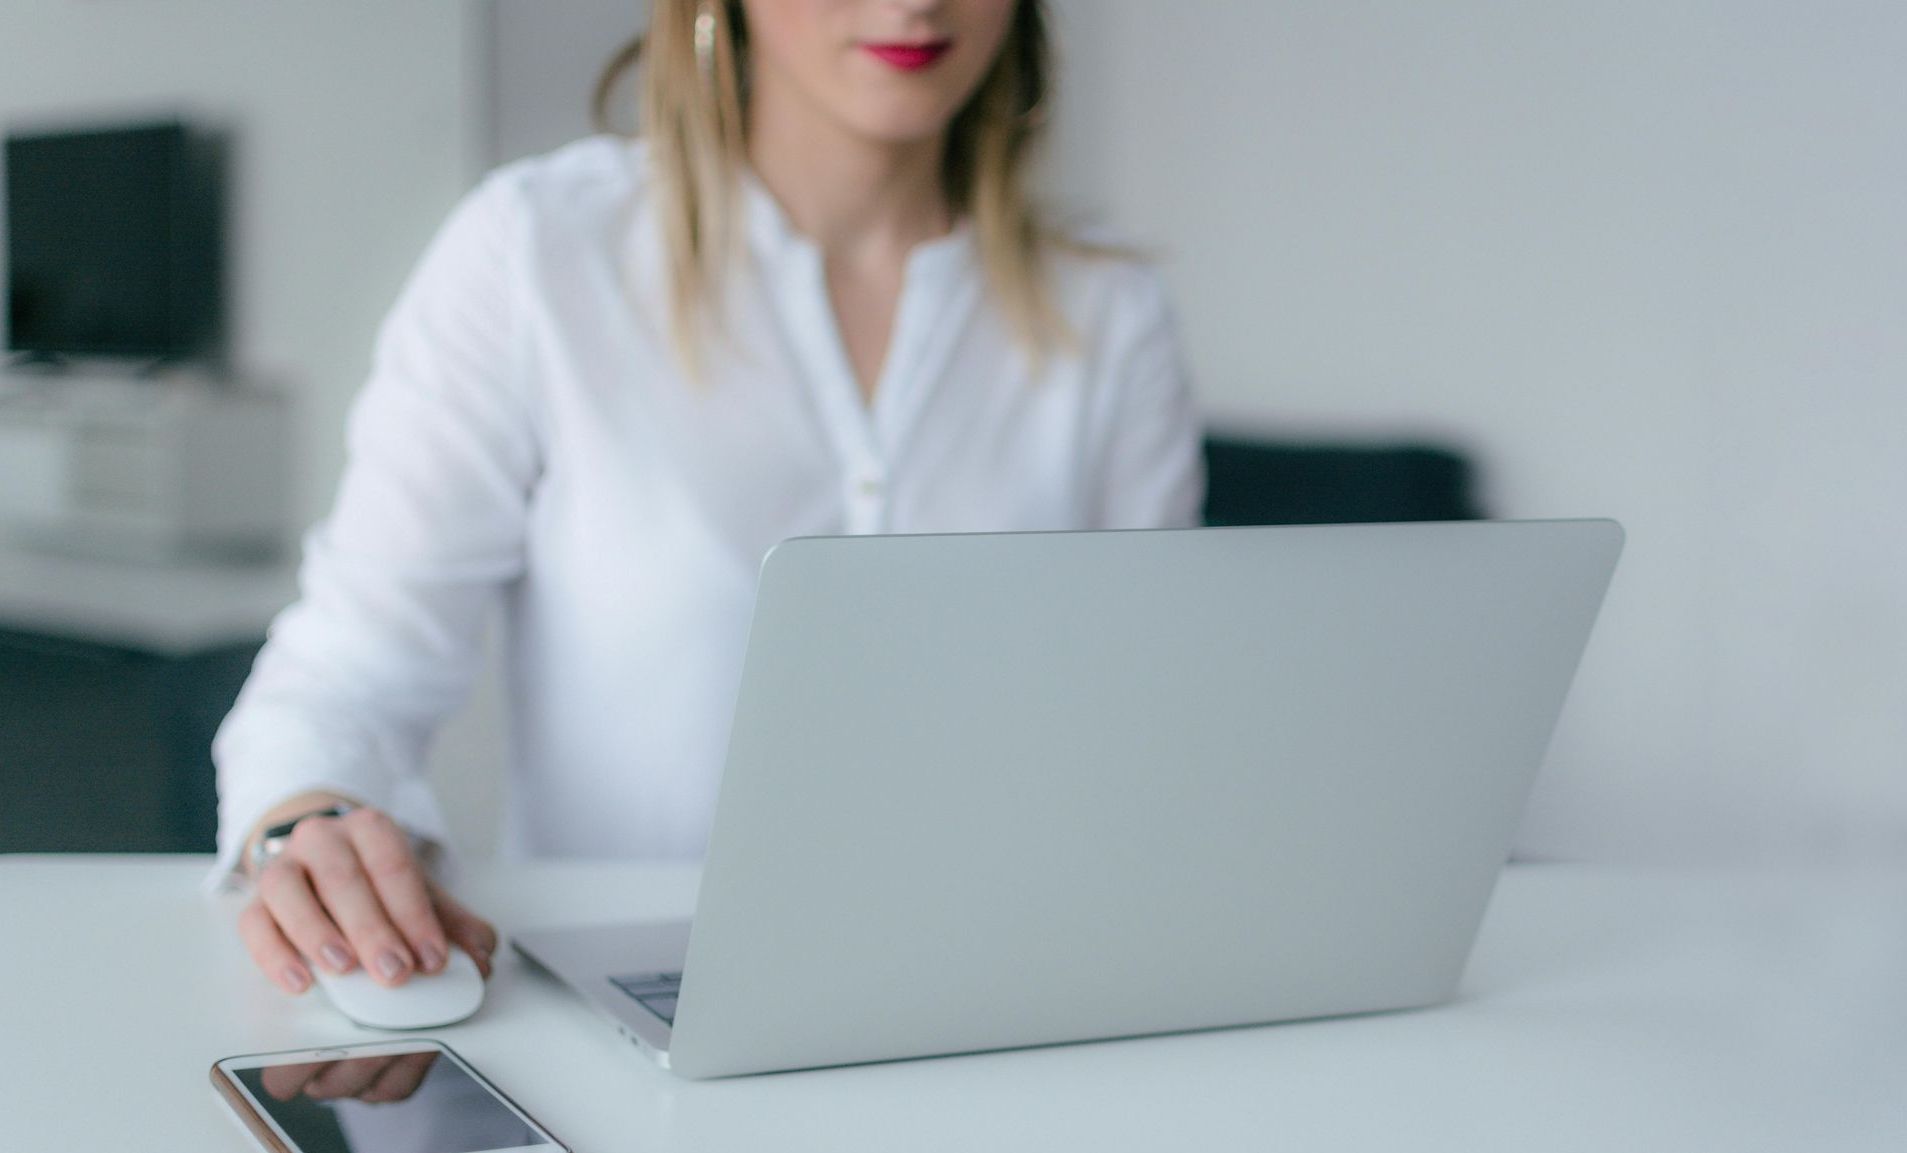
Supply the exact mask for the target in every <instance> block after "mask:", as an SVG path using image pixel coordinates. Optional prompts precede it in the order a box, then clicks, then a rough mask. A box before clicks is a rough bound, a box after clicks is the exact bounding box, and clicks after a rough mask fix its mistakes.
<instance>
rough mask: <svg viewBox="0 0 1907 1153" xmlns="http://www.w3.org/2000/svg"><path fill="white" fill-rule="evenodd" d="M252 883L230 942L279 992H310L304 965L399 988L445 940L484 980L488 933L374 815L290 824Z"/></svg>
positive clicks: (437, 967)
mask: <svg viewBox="0 0 1907 1153" xmlns="http://www.w3.org/2000/svg"><path fill="white" fill-rule="evenodd" d="M279 819H283V818H279ZM254 880H255V882H256V884H257V895H256V896H255V897H254V898H253V899H252V901H251V903H250V904H249V905H247V906H246V907H245V910H244V912H242V913H240V914H239V918H238V931H239V936H240V937H242V938H243V939H244V941H245V947H246V949H248V950H249V951H250V952H251V955H252V960H253V961H255V962H256V963H257V964H258V967H259V968H260V969H262V970H264V972H265V975H266V976H268V977H270V978H271V979H272V980H273V981H275V982H277V983H278V984H279V985H280V986H281V987H283V988H284V989H285V991H286V992H289V993H302V992H304V991H305V990H306V989H307V988H309V987H310V986H311V971H310V969H309V968H308V967H307V964H308V963H309V964H317V965H322V966H324V967H325V969H326V970H328V971H330V972H332V973H348V972H350V971H351V970H352V969H355V968H357V967H358V966H360V965H362V966H363V967H364V968H365V970H366V971H368V972H369V973H370V974H371V977H372V979H373V980H375V981H377V982H378V983H379V984H380V985H387V986H396V985H402V984H403V983H404V982H405V981H407V980H409V979H410V976H411V974H413V973H417V972H424V973H436V972H439V971H441V970H442V969H443V967H444V963H445V961H446V960H447V958H448V945H449V944H450V943H453V942H454V943H455V944H457V945H459V946H461V947H462V948H463V950H464V952H466V953H469V954H470V958H471V960H473V961H475V962H476V963H477V968H478V970H479V971H481V972H482V973H483V975H484V976H485V977H489V976H490V954H491V953H492V952H493V951H495V949H496V947H497V931H496V929H495V928H493V927H492V926H491V925H490V923H489V922H487V921H485V920H484V919H483V918H481V917H479V916H477V915H476V914H475V913H472V912H471V911H470V910H469V909H466V908H464V907H463V905H461V904H459V903H458V902H457V901H456V900H455V899H454V898H452V897H451V896H450V894H448V893H446V892H444V891H443V889H441V888H439V887H438V886H437V885H436V884H435V883H434V882H433V881H431V879H430V878H429V877H428V876H427V875H426V874H425V872H424V867H423V865H422V863H421V862H419V861H418V859H417V855H416V854H415V853H414V852H412V850H411V842H410V837H409V836H407V835H406V834H405V832H404V830H403V829H401V828H399V827H398V825H397V822H395V821H393V820H391V818H390V817H388V816H386V815H385V814H384V813H382V812H379V811H378V810H376V809H364V808H360V809H353V810H352V811H350V812H348V813H346V814H345V815H344V816H342V817H321V816H312V817H306V818H305V819H303V820H301V821H299V822H298V825H297V827H296V828H294V829H293V830H292V831H291V837H290V838H289V840H288V841H287V842H286V845H285V851H284V852H283V853H282V854H280V855H279V856H278V858H277V859H276V860H274V861H272V862H271V863H270V864H269V865H267V866H265V869H264V872H263V873H262V874H261V875H259V876H258V877H256V878H254ZM307 959H308V960H307Z"/></svg>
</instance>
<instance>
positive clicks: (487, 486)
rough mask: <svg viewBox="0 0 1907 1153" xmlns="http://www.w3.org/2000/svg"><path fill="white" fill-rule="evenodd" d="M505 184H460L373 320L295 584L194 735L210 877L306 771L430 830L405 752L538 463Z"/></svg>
mask: <svg viewBox="0 0 1907 1153" xmlns="http://www.w3.org/2000/svg"><path fill="white" fill-rule="evenodd" d="M521 195H522V193H521V192H520V190H518V189H517V188H515V187H514V186H512V185H511V184H509V183H507V182H506V180H505V179H503V178H500V177H497V176H492V177H491V178H490V179H489V180H487V181H486V182H485V183H484V184H483V185H482V186H480V187H479V188H478V189H477V190H475V191H474V192H472V193H471V194H470V195H469V196H468V197H466V198H465V199H464V201H463V202H462V203H461V204H459V205H458V207H457V208H456V210H455V211H454V212H453V213H452V214H451V216H450V218H449V219H448V221H447V222H446V223H445V224H444V226H443V227H442V229H441V230H440V231H439V232H438V234H437V236H436V237H435V239H434V240H433V241H432V242H431V244H430V246H429V248H428V249H427V251H426V252H425V254H424V257H423V259H422V260H421V261H420V263H419V264H418V266H417V268H416V269H415V270H414V271H413V273H412V274H411V277H410V279H409V281H408V282H407V283H406V285H405V287H404V289H403V291H402V292H401V293H400V295H399V297H398V300H397V303H396V304H395V305H394V306H393V308H392V310H391V312H390V314H389V315H388V316H387V317H386V319H385V321H384V324H383V326H382V328H381V329H380V331H379V334H378V338H377V342H376V347H375V352H374V356H373V364H372V370H371V374H370V378H369V380H368V382H367V383H366V384H365V386H364V389H363V390H362V392H361V393H360V394H359V396H358V398H357V400H356V401H355V403H354V405H353V407H352V410H351V416H350V421H349V426H348V432H347V463H346V466H345V471H344V477H343V481H342V483H341V485H340V487H339V491H338V496H337V501H336V504H335V505H334V507H333V508H332V510H331V513H330V515H329V516H328V517H327V518H326V519H325V520H323V521H322V522H320V523H319V524H318V525H317V526H316V527H315V528H314V529H312V530H311V532H310V533H309V534H308V535H307V536H306V538H305V544H304V560H303V564H302V566H301V568H300V572H299V588H300V595H299V599H298V601H297V603H295V604H294V605H292V606H291V607H290V608H288V609H286V610H285V611H284V612H283V613H282V614H280V616H279V617H278V618H277V620H276V621H274V622H273V624H272V627H271V630H270V633H269V639H268V640H267V642H266V644H265V647H264V649H263V651H262V652H261V653H260V654H259V657H258V660H257V662H256V664H255V665H254V666H253V669H252V673H251V677H250V679H248V680H247V681H246V683H245V687H244V689H243V690H242V691H241V692H240V694H239V697H238V702H237V704H236V705H235V706H234V708H233V710H232V712H231V714H230V715H229V716H227V717H226V719H225V722H224V724H223V725H222V726H221V727H220V729H219V732H218V735H217V737H216V739H215V740H214V742H213V760H214V762H215V764H216V765H217V770H218V792H219V859H218V865H217V867H216V868H215V870H214V873H213V877H212V881H213V882H214V883H218V882H222V881H224V880H227V879H229V877H230V876H231V872H232V869H233V867H234V865H235V864H236V860H237V856H238V853H239V850H240V848H241V847H242V844H243V841H244V839H245V835H246V833H247V831H248V830H249V829H250V828H251V827H252V825H253V824H254V823H255V822H256V821H257V820H258V818H259V817H260V816H261V815H262V814H263V813H264V812H265V811H266V810H268V809H270V808H271V807H272V806H274V805H276V804H278V803H280V802H282V801H284V800H286V799H287V798H289V797H292V796H295V795H297V794H299V793H303V792H308V791H312V790H324V791H328V792H335V793H340V794H343V795H345V796H349V797H352V798H354V799H356V800H358V801H360V802H362V803H365V804H369V805H375V806H378V807H380V808H383V809H385V810H386V811H387V812H390V813H391V814H392V816H394V817H395V818H396V819H397V820H398V821H399V822H400V823H402V824H404V825H406V826H407V827H409V828H411V829H412V830H413V831H414V832H416V833H419V834H421V835H423V836H426V837H429V838H435V839H439V840H441V839H442V836H443V827H442V820H441V817H440V815H439V812H438V809H437V806H436V803H435V800H434V798H433V797H432V796H431V794H430V791H429V789H428V787H427V786H426V784H425V782H424V779H423V775H422V774H423V762H424V758H425V753H426V751H427V749H428V746H429V742H430V738H431V736H432V734H433V732H434V731H435V729H436V727H437V725H438V724H439V722H440V721H441V720H442V719H443V718H444V717H445V716H446V715H447V714H448V713H450V712H451V711H452V710H453V709H455V708H456V707H457V706H458V705H459V704H461V703H462V701H463V700H464V698H465V697H466V695H467V694H468V691H469V688H470V684H471V681H472V679H473V676H474V674H475V672H476V670H477V667H478V664H479V661H480V658H481V640H482V631H483V627H484V624H485V621H486V618H487V616H488V615H489V610H490V608H491V606H492V605H493V604H494V603H495V602H496V601H497V599H498V595H499V592H500V590H501V589H502V587H503V586H504V585H505V584H506V583H508V582H510V581H512V580H513V579H515V578H516V577H518V576H519V575H520V574H521V573H522V571H523V567H524V546H523V541H524V531H525V524H526V519H527V512H528V507H529V501H530V496H531V492H532V490H533V488H534V486H535V484H536V480H537V477H538V475H539V473H540V471H541V467H542V466H541V448H540V444H541V437H540V436H539V434H538V429H537V420H536V412H535V406H534V404H533V403H532V398H531V396H530V395H529V390H528V388H527V386H526V382H525V379H524V376H525V374H524V373H523V372H522V371H521V368H522V365H523V363H524V358H523V356H522V347H521V346H522V343H523V341H522V308H521V307H520V301H519V299H518V294H517V292H516V291H515V289H514V285H516V284H517V283H519V281H518V277H517V270H518V269H519V268H520V266H521V263H522V253H521V248H522V246H521V244H520V237H521V234H522V233H523V231H524V214H523V213H522V211H521V210H520V207H519V205H520V199H521Z"/></svg>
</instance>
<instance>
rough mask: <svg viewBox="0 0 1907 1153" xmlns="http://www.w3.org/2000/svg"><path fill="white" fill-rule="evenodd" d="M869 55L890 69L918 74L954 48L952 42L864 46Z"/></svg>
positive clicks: (939, 41) (934, 41)
mask: <svg viewBox="0 0 1907 1153" xmlns="http://www.w3.org/2000/svg"><path fill="white" fill-rule="evenodd" d="M861 47H862V48H863V49H865V50H866V52H867V53H868V55H870V56H872V57H874V58H875V59H876V60H879V61H880V62H881V63H883V64H885V65H887V66H888V67H889V68H893V69H896V70H898V71H901V72H918V71H920V70H921V69H923V68H929V67H932V66H933V64H934V62H935V61H937V60H939V59H940V58H941V57H942V56H945V55H946V54H947V49H949V48H952V47H953V41H951V40H930V41H928V42H927V43H925V44H863V45H861Z"/></svg>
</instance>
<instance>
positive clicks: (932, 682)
mask: <svg viewBox="0 0 1907 1153" xmlns="http://www.w3.org/2000/svg"><path fill="white" fill-rule="evenodd" d="M1621 545H1622V530H1621V529H1620V528H1619V527H1618V526H1617V525H1616V524H1615V523H1614V522H1611V521H1550V522H1488V523H1465V524H1417V525H1376V526H1320V527H1292V528H1225V529H1194V530H1186V531H1156V532H1103V533H1027V534H1005V535H966V536H916V537H857V538H829V539H802V540H792V541H789V542H787V543H785V544H782V545H781V546H779V547H778V548H776V549H775V550H774V552H773V553H772V554H770V556H769V558H768V560H767V561H766V563H765V564H764V566H763V569H762V578H761V590H760V597H759V600H758V603H757V605H756V609H755V619H754V627H753V631H752V633H751V634H750V636H749V648H748V655H747V660H746V664H745V668H744V672H743V677H742V686H741V694H740V698H739V702H738V704H737V707H736V714H735V721H734V729H733V734H732V737H731V740H730V745H729V752H728V763H727V768H726V771H725V774H724V777H723V780H722V786H721V794H720V799H719V801H718V804H717V808H716V816H715V825H714V829H713V832H712V841H711V844H710V847H709V853H708V859H707V863H706V866H705V869H704V872H703V876H702V884H701V891H700V896H699V898H698V903H697V906H696V913H695V920H694V928H693V932H691V931H690V926H689V924H688V923H687V922H683V923H676V924H654V925H628V926H618V927H613V928H597V929H583V930H561V931H548V932H529V933H523V934H521V935H519V936H518V937H517V938H516V945H517V947H518V948H519V949H520V950H522V951H523V952H524V953H526V954H527V955H528V956H529V957H531V958H532V959H533V960H535V961H537V962H538V963H540V964H542V965H543V966H545V967H546V968H548V969H550V970H552V971H553V972H554V973H556V974H557V975H558V976H560V977H561V978H562V979H564V980H565V981H567V982H568V983H570V984H571V985H573V986H574V987H575V988H576V989H577V990H579V991H580V992H581V993H582V994H583V996H585V997H586V998H588V999H589V1001H590V1002H591V1003H592V1004H594V1005H595V1006H597V1007H598V1008H600V1009H601V1010H603V1011H604V1012H606V1013H608V1014H609V1016H610V1017H612V1018H613V1019H614V1020H615V1021H616V1022H617V1023H618V1024H619V1025H620V1026H621V1028H622V1029H623V1030H624V1032H626V1033H627V1034H628V1035H629V1036H630V1037H631V1038H633V1039H634V1040H635V1041H636V1042H637V1043H638V1044H640V1045H641V1046H642V1047H644V1048H645V1049H647V1050H650V1051H651V1052H653V1053H654V1054H656V1055H657V1056H658V1057H659V1058H660V1059H661V1060H663V1061H664V1062H665V1063H666V1064H667V1065H668V1066H669V1067H671V1068H673V1069H674V1070H675V1071H676V1072H677V1073H680V1074H682V1075H684V1076H689V1077H715V1076H724V1075H729V1074H739V1073H757V1072H765V1071H770V1070H781V1069H797V1068H808V1067H814V1066H823V1065H840V1064H849V1063H854V1062H863V1061H882V1060H888V1059H893V1058H903V1057H921V1056H928V1055H935V1054H951V1053H963V1052H973V1051H979V1050H990V1049H1004V1048H1014V1047H1019V1046H1027V1045H1043V1044H1051V1043H1055V1042H1066V1041H1083V1040H1089V1039H1097V1038H1113V1037H1132V1036H1138V1035H1142V1034H1149V1033H1163V1032H1175V1031H1180V1030H1191V1029H1208V1028H1214V1027H1220V1026H1234V1025H1246V1024H1256V1023H1263V1022H1274V1021H1285V1020H1292V1019H1296V1018H1309V1017H1321V1016H1332V1015H1338V1014H1349V1013H1364V1012H1371V1011H1375V1010H1388V1009H1403V1008H1409V1007H1415V1006H1423V1005H1430V1004H1434V1003H1437V1002H1439V1001H1443V1000H1446V999H1448V998H1449V997H1450V996H1451V995H1452V994H1453V993H1454V992H1455V989H1456V986H1457V981H1458V978H1459V976H1460V975H1461V972H1462V969H1463V965H1464V960H1465V958H1466V956H1467V955H1468V953H1469V951H1470V946H1471V943H1472V941H1473V940H1474V938H1475V936H1476V932H1477V927H1478V924H1479V923H1480V922H1481V920H1482V917H1483V912H1484V908H1485V906H1486V904H1487V903H1488V901H1489V898H1490V893H1491V890H1492V888H1493V886H1494V884H1495V880H1496V877H1497V874H1498V872H1499V870H1500V867H1501V866H1502V864H1503V862H1504V859H1505V857H1506V856H1507V855H1508V851H1509V847H1510V842H1511V837H1512V834H1513V832H1514V830H1515V827H1516V824H1517V820H1518V816H1519V813H1520V812H1521V810H1522V808H1523V803H1524V799H1525V797H1526V795H1527V794H1528V792H1529V788H1530V785H1531V782H1532V780H1533V778H1534V777H1535V775H1536V771H1537V766H1538V764H1539V763H1540V762H1541V760H1542V758H1543V753H1544V748H1545V746H1546V745H1547V744H1548V741H1549V738H1550V732H1551V730H1552V728H1553V727H1554V725H1555V723H1556V718H1557V713H1558V711H1559V710H1560V709H1561V707H1562V704H1563V697H1564V694H1565V692H1566V691H1567V689H1568V687H1569V683H1570V679H1571V677H1572V676H1573V675H1574V672H1575V669H1576V665H1577V662H1578V659H1579V658H1580V656H1581V654H1582V650H1583V646H1584V643H1585V641H1586V640H1587V638H1588V636H1589V630H1590V625H1591V623H1592V622H1593V621H1594V620H1595V617H1596V613H1597V610H1598V607H1599V606H1600V605H1601V603H1602V599H1603V593H1604V591H1605V589H1606V588H1607V585H1608V582H1609V578H1610V575H1611V573H1612V571H1613V569H1614V566H1615V563H1616V556H1617V554H1618V552H1619V551H1620V549H1621Z"/></svg>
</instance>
